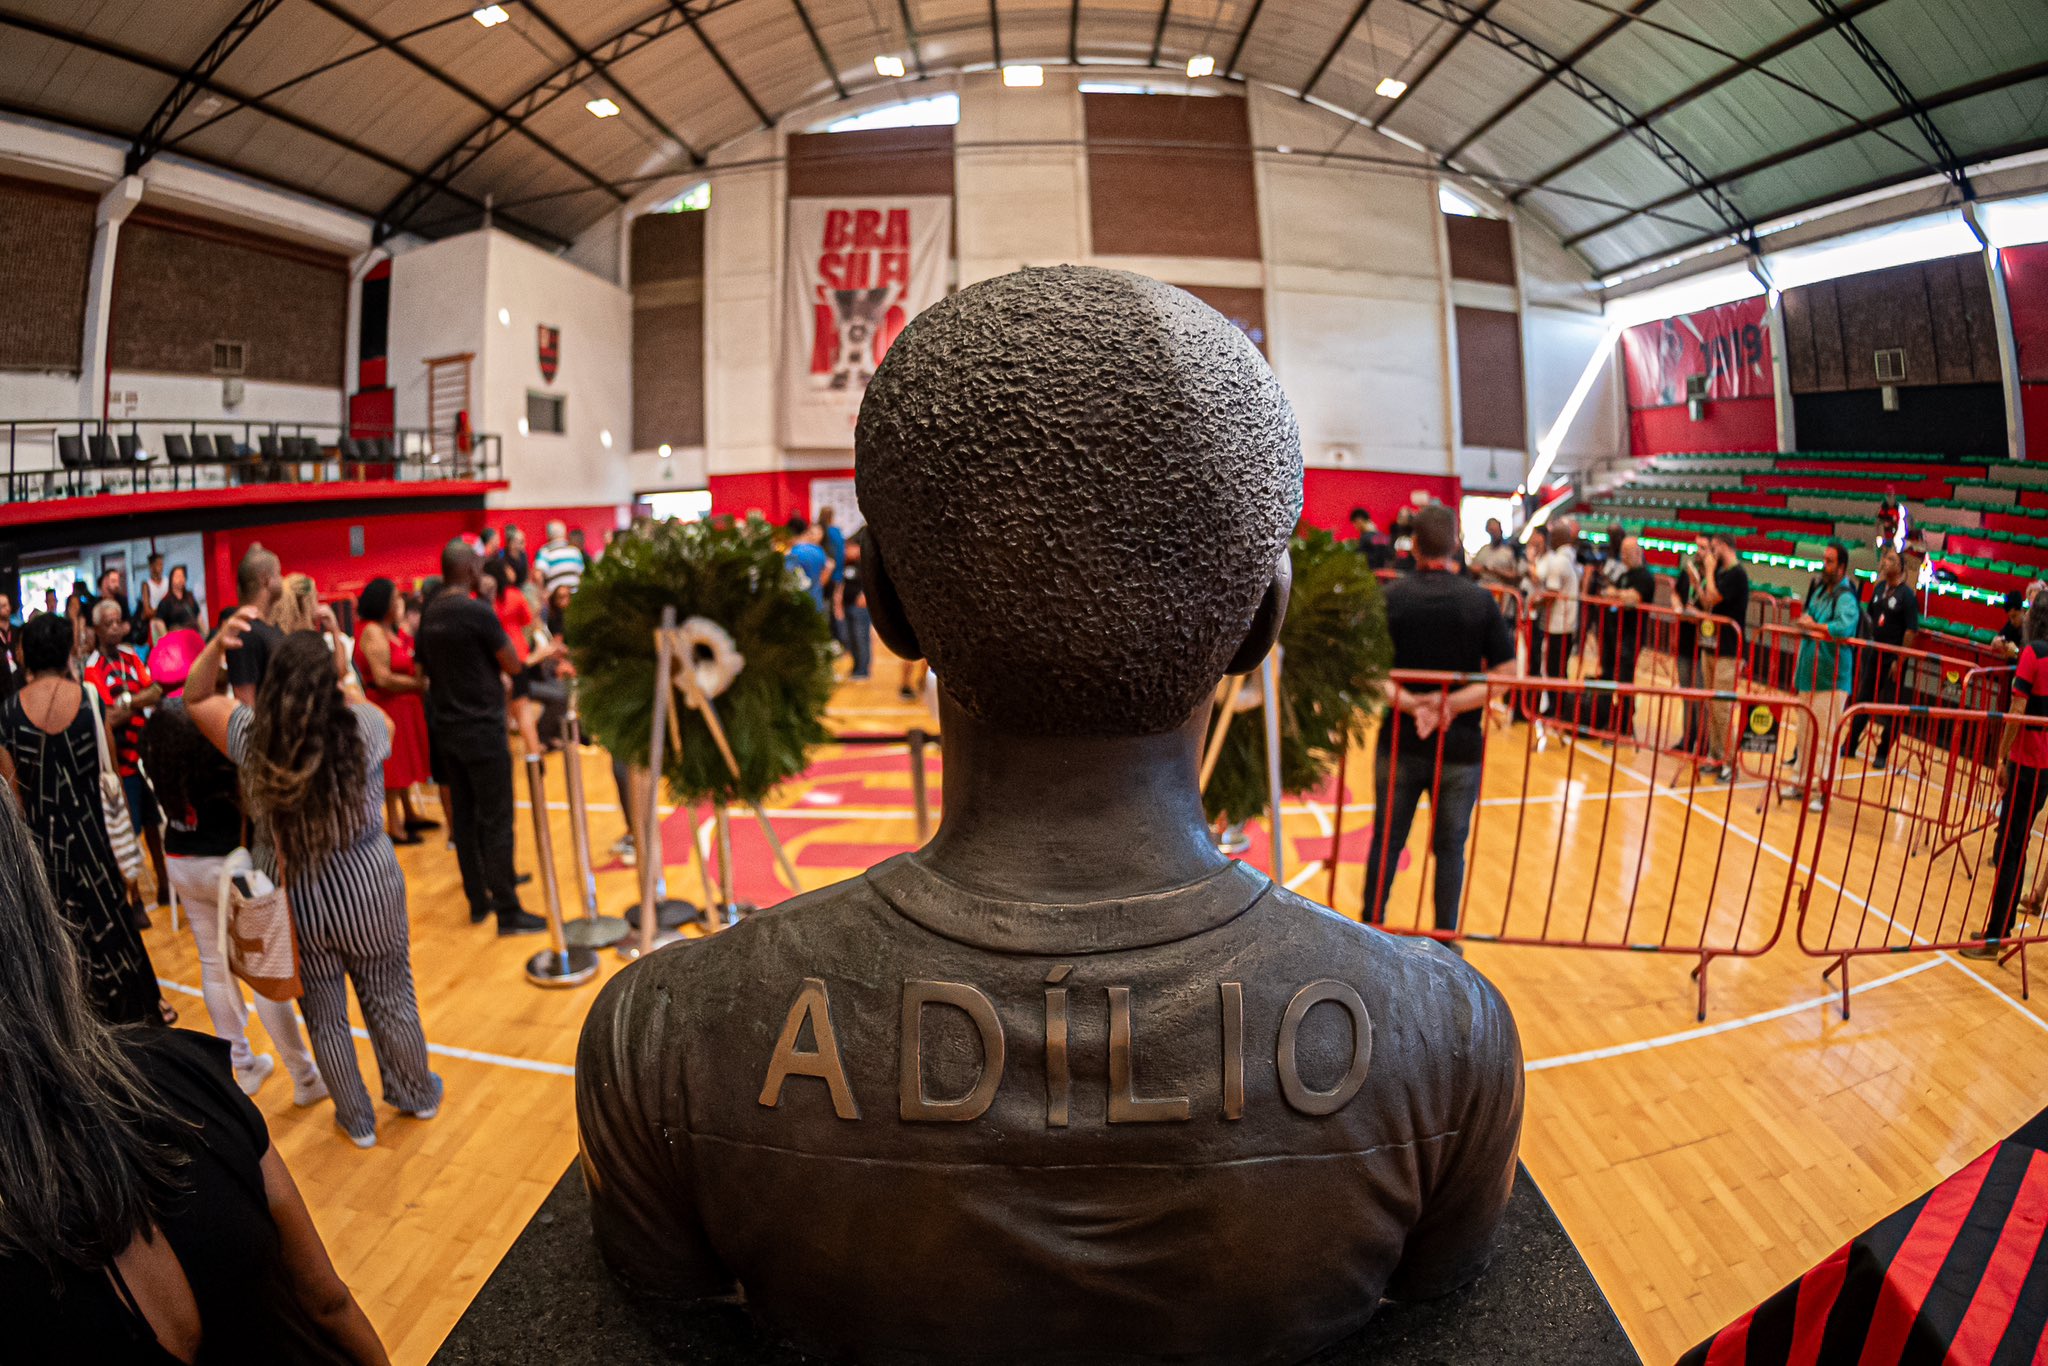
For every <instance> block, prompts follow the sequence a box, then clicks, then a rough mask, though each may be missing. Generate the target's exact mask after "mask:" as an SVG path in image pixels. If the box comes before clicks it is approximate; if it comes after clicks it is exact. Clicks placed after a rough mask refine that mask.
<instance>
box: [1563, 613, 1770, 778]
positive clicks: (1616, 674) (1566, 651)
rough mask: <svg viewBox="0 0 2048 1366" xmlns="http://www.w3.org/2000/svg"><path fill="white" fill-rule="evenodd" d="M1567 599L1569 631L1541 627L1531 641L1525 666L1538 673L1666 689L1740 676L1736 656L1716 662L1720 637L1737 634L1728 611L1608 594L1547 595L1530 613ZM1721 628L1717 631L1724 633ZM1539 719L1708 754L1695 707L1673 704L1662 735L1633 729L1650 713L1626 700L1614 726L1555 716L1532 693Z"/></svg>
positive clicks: (1714, 684)
mask: <svg viewBox="0 0 2048 1366" xmlns="http://www.w3.org/2000/svg"><path fill="white" fill-rule="evenodd" d="M1562 601H1568V602H1569V603H1570V604H1571V606H1572V608H1573V609H1574V611H1573V613H1572V614H1571V616H1572V620H1573V623H1574V624H1573V627H1572V630H1571V632H1570V633H1569V635H1568V636H1563V637H1562V640H1561V634H1560V633H1551V632H1548V631H1540V632H1538V633H1537V635H1536V638H1535V639H1534V640H1533V641H1532V643H1531V646H1530V651H1529V663H1528V667H1527V669H1526V670H1525V672H1527V673H1529V674H1531V675H1533V676H1539V677H1545V678H1570V679H1578V680H1591V679H1599V680H1604V681H1606V682H1610V683H1616V684H1621V685H1641V686H1654V687H1667V688H1688V687H1690V688H1697V689H1700V690H1703V691H1710V690H1714V689H1716V688H1719V689H1722V690H1724V691H1725V690H1728V689H1732V688H1735V687H1738V686H1739V685H1740V683H1741V668H1740V656H1739V655H1737V656H1734V657H1731V658H1730V659H1729V663H1730V665H1732V666H1733V667H1731V668H1720V667H1717V666H1718V665H1719V663H1720V661H1721V659H1722V656H1721V654H1720V643H1721V642H1722V641H1723V640H1738V641H1739V640H1740V639H1741V637H1740V634H1739V633H1738V632H1736V629H1735V623H1734V621H1733V620H1732V619H1731V618H1728V617H1724V616H1719V615H1717V614H1714V613H1710V612H1689V611H1681V610H1679V609H1677V608H1673V607H1660V606H1657V605H1655V604H1651V603H1643V604H1626V603H1621V602H1617V601H1616V600H1614V599H1611V598H1599V597H1594V598H1584V597H1572V598H1569V599H1566V598H1564V596H1563V595H1560V594H1552V595H1546V596H1543V597H1539V598H1538V600H1537V603H1538V605H1537V607H1536V609H1535V610H1536V612H1537V619H1538V621H1539V622H1548V621H1551V620H1554V619H1555V617H1554V616H1553V615H1552V614H1550V612H1549V610H1548V609H1550V608H1553V607H1556V606H1557V605H1558V603H1560V602H1562ZM1724 632H1725V633H1727V634H1725V635H1724V634H1723V633H1724ZM1538 706H1539V710H1538V712H1537V713H1536V714H1537V716H1538V718H1539V719H1540V720H1541V721H1542V722H1543V724H1544V725H1545V726H1546V727H1548V728H1555V727H1557V726H1559V725H1560V724H1563V723H1564V722H1565V721H1567V720H1570V721H1572V722H1573V724H1572V725H1571V726H1570V727H1569V728H1570V729H1573V730H1576V731H1579V732H1581V733H1586V734H1593V735H1597V736H1601V737H1604V738H1607V739H1613V740H1619V741H1625V742H1627V743H1630V744H1644V745H1653V746H1658V747H1662V748H1678V749H1683V750H1686V751H1688V752H1692V753H1695V754H1697V755H1699V756H1700V757H1701V758H1703V759H1704V758H1706V757H1707V753H1706V751H1707V745H1706V733H1705V731H1704V730H1703V728H1702V725H1701V719H1700V718H1701V713H1700V711H1699V709H1698V708H1697V707H1685V708H1680V709H1679V710H1678V712H1676V713H1674V714H1673V715H1672V716H1671V717H1670V718H1669V719H1670V721H1671V727H1672V728H1671V730H1670V731H1669V732H1668V733H1665V734H1656V735H1652V734H1649V733H1647V732H1645V733H1641V734H1638V733H1637V731H1638V729H1639V728H1640V727H1641V726H1643V725H1645V724H1647V719H1648V716H1649V713H1647V712H1642V711H1639V710H1638V709H1636V708H1634V707H1633V706H1626V707H1622V708H1619V709H1618V710H1617V711H1616V713H1615V721H1616V724H1614V725H1611V726H1610V725H1600V724H1592V725H1589V724H1587V723H1586V722H1585V719H1584V718H1561V717H1557V716H1553V715H1551V712H1552V710H1553V708H1552V707H1550V706H1549V705H1548V703H1547V702H1546V701H1543V700H1542V699H1541V698H1540V697H1539V702H1538Z"/></svg>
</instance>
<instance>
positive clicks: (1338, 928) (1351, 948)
mask: <svg viewBox="0 0 2048 1366" xmlns="http://www.w3.org/2000/svg"><path fill="white" fill-rule="evenodd" d="M1267 900H1268V905H1267V908H1266V909H1267V913H1268V914H1269V915H1271V916H1273V917H1275V920H1274V923H1273V927H1272V929H1271V930H1269V931H1268V933H1269V934H1284V935H1285V936H1287V937H1288V938H1289V939H1290V940H1291V941H1292V942H1293V943H1295V944H1296V945H1297V951H1298V952H1300V953H1302V954H1303V956H1304V958H1305V959H1307V958H1309V957H1312V958H1313V960H1314V961H1315V962H1317V963H1318V964H1320V965H1321V966H1320V967H1319V969H1318V970H1319V972H1320V973H1321V975H1323V976H1327V977H1334V978H1337V979H1339V980H1342V981H1347V982H1350V983H1351V984H1353V985H1354V986H1356V987H1357V988H1358V989H1359V991H1360V992H1361V994H1363V996H1364V997H1365V999H1366V1001H1367V1003H1368V1004H1370V1005H1374V1006H1376V1007H1378V1008H1381V1009H1386V1010H1391V1011H1398V1012H1399V1014H1400V1015H1401V1016H1402V1017H1404V1018H1405V1019H1406V1020H1408V1021H1412V1022H1415V1023H1416V1024H1417V1025H1418V1026H1419V1027H1420V1030H1421V1031H1422V1034H1423V1035H1425V1036H1427V1037H1431V1038H1436V1039H1458V1040H1461V1041H1462V1042H1464V1043H1465V1044H1466V1045H1467V1046H1468V1047H1469V1050H1470V1054H1471V1056H1472V1057H1473V1058H1474V1060H1475V1061H1476V1062H1478V1063H1479V1064H1480V1066H1481V1067H1482V1068H1483V1069H1486V1070H1493V1069H1495V1068H1496V1067H1507V1066H1510V1065H1511V1066H1512V1067H1513V1068H1514V1069H1515V1070H1516V1071H1518V1072H1519V1070H1520V1068H1521V1041H1520V1039H1519V1038H1518V1037H1517V1035H1516V1032H1515V1017H1514V1012H1513V1011H1511V1010H1510V1009H1509V1008H1508V1003H1507V998H1506V997H1504V996H1502V995H1501V993H1500V988H1499V987H1496V986H1495V985H1494V984H1493V983H1492V982H1491V981H1489V980H1488V979H1487V978H1486V976H1485V975H1484V974H1482V973H1481V972H1480V971H1479V970H1478V969H1477V968H1475V967H1473V966H1472V965H1471V964H1470V963H1468V962H1466V961H1465V960H1464V959H1463V958H1460V957H1459V956H1458V955H1457V954H1455V953H1452V952H1451V951H1450V949H1448V948H1447V947H1445V946H1444V945H1443V944H1440V943H1438V942H1437V941H1436V940H1434V939H1430V938H1428V937H1427V936H1424V935H1412V934H1389V933H1388V932H1386V931H1385V930H1382V929H1378V928H1376V927H1374V926H1371V925H1364V924H1360V923H1359V922H1358V921H1356V920H1353V919H1351V918H1350V917H1349V916H1345V915H1339V914H1338V913H1337V912H1335V911H1333V910H1331V909H1330V908H1329V907H1327V906H1321V905H1318V904H1317V903H1315V902H1313V901H1310V900H1308V899H1307V898H1306V897H1303V896H1299V895H1297V894H1295V893H1293V892H1290V891H1288V890H1286V889H1285V888H1283V887H1275V888H1273V890H1272V891H1271V892H1270V893H1269V894H1268V898H1267ZM1376 1013H1377V1012H1376Z"/></svg>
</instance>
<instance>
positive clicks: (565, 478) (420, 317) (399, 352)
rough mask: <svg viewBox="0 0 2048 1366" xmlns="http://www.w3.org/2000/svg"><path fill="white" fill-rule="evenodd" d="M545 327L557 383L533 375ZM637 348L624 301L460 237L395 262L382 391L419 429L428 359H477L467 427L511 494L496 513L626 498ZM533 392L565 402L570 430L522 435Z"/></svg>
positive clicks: (497, 241) (619, 294) (490, 243)
mask: <svg viewBox="0 0 2048 1366" xmlns="http://www.w3.org/2000/svg"><path fill="white" fill-rule="evenodd" d="M501 310H502V312H503V321H500V311H501ZM543 324H545V325H547V326H549V327H556V328H559V329H561V334H562V336H561V352H560V355H561V359H560V364H559V368H558V369H557V370H556V373H555V378H554V381H553V382H552V383H550V382H549V381H548V380H546V379H545V378H544V377H543V376H542V375H541V371H540V349H539V340H540V337H539V332H540V328H541V326H542V325H543ZM632 346H633V300H632V295H631V294H630V293H628V292H627V291H626V290H624V289H621V288H619V287H618V286H617V285H615V284H612V283H611V282H610V281H608V280H603V279H600V278H599V277H598V276H596V275H593V274H591V273H590V272H589V271H588V270H585V269H584V268H583V267H582V266H580V265H577V264H574V263H572V262H569V261H567V260H564V259H563V258H561V257H558V256H551V255H549V254H548V253H547V252H544V251H542V250H540V249H539V248H538V247H534V246H530V245H528V244H527V243H526V242H524V241H522V240H521V239H519V238H517V237H513V236H511V235H509V234H507V233H502V232H495V231H477V232H469V233H464V234H462V235H461V236H458V237H449V238H444V239H442V240H441V241H439V242H434V243H429V244H427V245H423V246H419V247H416V248H415V249H413V250H411V251H404V252H400V253H399V254H398V255H397V256H395V257H393V258H392V262H391V320H390V334H389V349H388V356H389V359H388V366H387V373H388V379H387V382H388V383H389V384H390V385H391V387H392V389H393V390H394V391H395V406H396V411H397V416H398V425H399V426H401V427H423V426H425V425H426V422H427V367H426V362H427V360H428V358H430V357H435V356H448V355H457V354H460V353H462V352H465V351H467V352H471V353H473V354H474V356H475V360H474V361H473V362H472V363H471V368H470V403H471V411H470V425H471V428H472V429H473V430H474V431H476V432H477V433H479V434H483V433H493V434H496V435H497V436H498V437H499V438H500V440H501V442H502V446H501V449H502V451H503V455H504V468H503V477H504V478H505V480H506V482H507V483H508V485H509V487H508V488H507V489H506V490H505V491H504V492H503V493H500V494H494V495H493V496H492V504H493V506H499V507H508V508H519V507H552V506H563V507H575V506H587V505H590V504H597V503H624V502H626V501H628V500H629V499H630V497H631V496H632V481H631V479H630V478H629V476H628V473H627V446H628V443H630V442H631V440H632V431H633V354H632ZM528 390H533V391H536V392H543V393H549V394H556V395H560V396H561V397H562V398H564V399H565V400H566V408H567V417H568V429H567V431H565V432H564V433H562V434H561V435H554V434H550V433H545V432H532V433H529V434H528V435H525V436H522V435H520V433H519V423H520V421H521V420H522V419H523V418H524V417H525V416H526V395H527V391H528ZM606 432H609V433H610V434H611V438H612V440H611V444H610V445H609V446H607V445H606V444H605V442H604V434H605V433H606Z"/></svg>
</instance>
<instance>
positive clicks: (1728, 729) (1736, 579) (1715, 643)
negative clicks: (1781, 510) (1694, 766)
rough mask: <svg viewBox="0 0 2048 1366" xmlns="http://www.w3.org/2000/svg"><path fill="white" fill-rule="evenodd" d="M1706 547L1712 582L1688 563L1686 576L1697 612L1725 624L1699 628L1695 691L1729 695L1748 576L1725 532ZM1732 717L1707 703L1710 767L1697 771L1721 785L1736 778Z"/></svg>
mask: <svg viewBox="0 0 2048 1366" xmlns="http://www.w3.org/2000/svg"><path fill="white" fill-rule="evenodd" d="M1707 544H1708V548H1709V549H1710V550H1712V551H1713V558H1712V561H1711V564H1712V568H1713V573H1712V575H1711V577H1710V576H1708V575H1707V574H1706V573H1705V572H1704V570H1703V569H1695V567H1694V566H1693V565H1691V564H1688V565H1687V566H1686V572H1687V574H1689V575H1692V576H1693V588H1694V590H1695V592H1696V593H1697V595H1698V600H1699V605H1700V609H1701V610H1702V611H1703V612H1705V613H1706V614H1708V615H1709V616H1711V617H1717V618H1724V620H1709V621H1702V622H1701V623H1700V635H1699V640H1700V657H1701V658H1700V670H1701V672H1702V673H1703V674H1704V675H1705V677H1702V678H1701V679H1699V681H1698V683H1697V686H1699V687H1702V688H1712V689H1714V690H1716V691H1717V692H1733V691H1735V675H1736V673H1737V671H1738V668H1739V666H1740V664H1741V663H1742V633H1743V632H1744V631H1745V630H1747V629H1748V628H1749V571H1748V570H1747V569H1744V568H1743V567H1742V555H1741V553H1740V552H1739V551H1737V550H1736V549H1735V541H1734V539H1733V538H1732V537H1730V536H1728V535H1727V534H1726V533H1724V532H1716V533H1715V534H1714V535H1713V537H1712V538H1711V539H1710V540H1709V541H1708V543H1707ZM1734 717H1735V704H1734V703H1733V702H1732V701H1730V702H1710V703H1708V704H1707V753H1708V755H1709V756H1711V762H1709V763H1707V764H1705V765H1703V766H1702V767H1701V769H1700V772H1702V773H1704V774H1706V775H1707V776H1709V777H1712V778H1719V779H1721V780H1723V781H1724V782H1725V781H1726V780H1727V779H1729V778H1730V777H1731V776H1733V773H1734V764H1735V753H1736V751H1735V735H1734V730H1733V726H1734Z"/></svg>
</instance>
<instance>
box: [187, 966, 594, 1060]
mask: <svg viewBox="0 0 2048 1366" xmlns="http://www.w3.org/2000/svg"><path fill="white" fill-rule="evenodd" d="M156 984H157V985H158V986H160V987H162V988H164V989H165V990H167V991H175V992H178V993H180V994H181V995H185V996H198V997H200V998H201V999H204V997H205V993H204V992H202V991H200V990H199V988H198V987H194V986H187V985H186V984H185V983H183V982H173V981H172V980H171V979H170V978H168V977H159V978H157V979H156ZM348 1032H349V1033H351V1034H353V1035H355V1037H357V1038H358V1039H368V1038H369V1037H370V1035H369V1032H368V1031H366V1030H362V1029H358V1028H356V1027H355V1026H354V1025H351V1026H349V1031H348ZM427 1051H428V1052H429V1053H433V1054H436V1055H438V1056H440V1057H443V1058H461V1059H462V1060H463V1061H464V1062H480V1063H485V1064H487V1065H489V1066H491V1067H509V1068H511V1069H513V1070H514V1071H516V1072H542V1073H545V1074H546V1075H548V1076H551V1077H573V1076H575V1075H576V1069H575V1068H573V1067H571V1066H569V1065H568V1064H567V1063H561V1062H539V1061H536V1060H535V1059H533V1058H514V1057H509V1056H507V1055H506V1054H503V1053H485V1052H482V1051H480V1050H478V1049H474V1048H457V1047H455V1046H454V1045H452V1044H445V1043H430V1044H428V1045H427Z"/></svg>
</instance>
